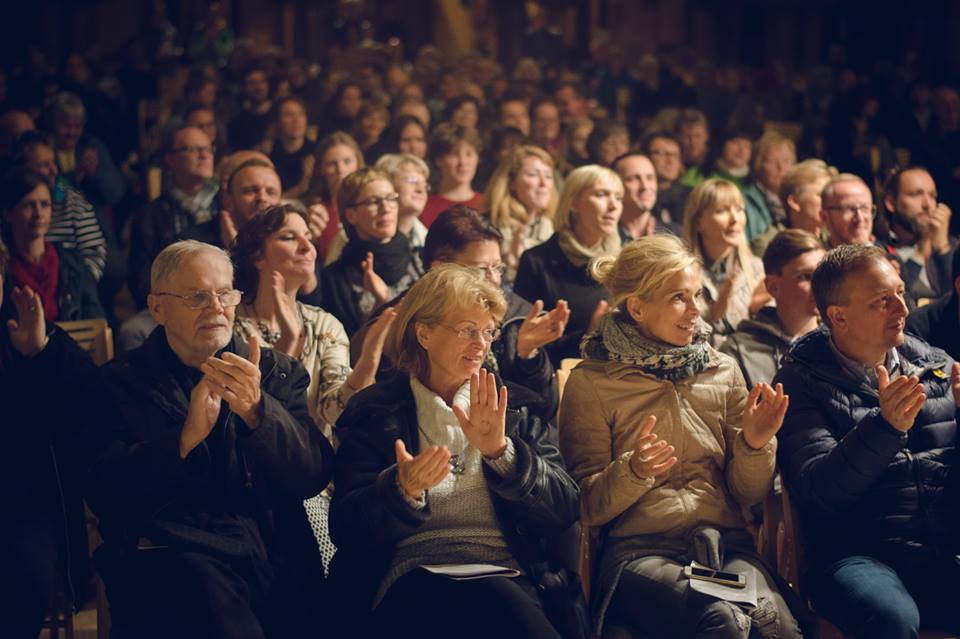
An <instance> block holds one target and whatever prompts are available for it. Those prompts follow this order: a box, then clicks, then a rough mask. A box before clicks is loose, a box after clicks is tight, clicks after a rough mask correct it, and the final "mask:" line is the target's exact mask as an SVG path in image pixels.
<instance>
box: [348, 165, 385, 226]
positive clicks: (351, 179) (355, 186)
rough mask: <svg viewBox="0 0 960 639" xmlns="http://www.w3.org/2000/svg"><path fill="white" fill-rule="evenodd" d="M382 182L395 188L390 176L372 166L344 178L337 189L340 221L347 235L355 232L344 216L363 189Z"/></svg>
mask: <svg viewBox="0 0 960 639" xmlns="http://www.w3.org/2000/svg"><path fill="white" fill-rule="evenodd" d="M381 181H382V182H386V183H387V184H389V185H390V188H393V180H392V179H391V178H390V176H389V175H387V174H386V173H384V172H383V171H378V170H377V169H375V168H373V167H370V166H367V167H363V168H361V169H357V170H356V171H354V172H353V173H351V174H350V175H348V176H347V177H345V178H343V181H342V182H341V183H340V188H338V189H337V210H338V211H339V212H340V221H341V222H343V227H344V229H345V230H346V231H347V235H350V234H351V233H352V232H353V226H352V225H351V224H350V223H349V222H347V218H346V216H345V215H344V214H343V213H344V211H346V210H347V209H349V208H351V207H353V205H354V204H355V203H356V201H357V198H358V197H360V193H361V192H362V191H363V189H365V188H366V187H367V186H369V185H370V184H373V183H374V182H381ZM351 237H352V236H351Z"/></svg>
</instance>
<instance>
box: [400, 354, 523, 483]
mask: <svg viewBox="0 0 960 639" xmlns="http://www.w3.org/2000/svg"><path fill="white" fill-rule="evenodd" d="M453 413H454V415H456V416H457V421H458V422H460V428H461V429H463V434H464V435H466V436H467V441H468V442H470V445H471V446H473V447H474V448H476V449H477V450H479V451H480V454H482V455H483V456H484V457H486V458H487V459H496V458H498V457H500V456H501V455H503V453H504V451H505V450H506V448H507V437H506V425H507V387H506V386H501V387H500V392H499V393H498V392H497V383H496V380H495V378H494V375H493V373H490V372H487V371H486V370H484V369H482V368H481V369H480V372H479V373H474V374H473V375H471V376H470V414H469V415H468V414H467V413H465V412H464V411H463V409H462V408H460V407H459V406H457V405H454V406H453ZM394 449H395V451H396V455H397V481H398V482H399V483H400V488H401V489H402V490H403V492H404V493H405V494H406V495H407V496H408V497H410V498H411V499H419V498H420V497H421V496H422V495H423V493H424V491H427V490H430V489H431V488H433V487H434V486H436V485H437V484H439V483H440V482H441V481H443V480H444V478H445V477H446V476H447V475H448V474H449V473H450V449H448V448H447V447H446V446H430V447H429V448H427V449H426V450H424V451H422V452H421V453H420V454H419V455H417V456H413V455H411V454H410V453H409V452H407V447H406V446H405V445H404V443H403V440H402V439H398V440H396V442H395V443H394Z"/></svg>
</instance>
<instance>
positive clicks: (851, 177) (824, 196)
mask: <svg viewBox="0 0 960 639" xmlns="http://www.w3.org/2000/svg"><path fill="white" fill-rule="evenodd" d="M843 182H858V183H860V184H862V185H863V187H864V188H865V189H867V191H870V187H869V186H867V183H866V182H864V181H863V178H862V177H860V176H859V175H855V174H853V173H841V174H839V175H835V176H833V177H832V178H830V181H829V182H827V183H826V184H824V185H823V190H822V191H821V192H820V199H821V200H822V201H823V202H824V203H825V202H826V201H827V200H829V199H831V198H832V197H833V191H834V189H835V188H836V187H837V185H838V184H841V183H843ZM870 196H871V197H872V196H873V193H872V192H871V193H870Z"/></svg>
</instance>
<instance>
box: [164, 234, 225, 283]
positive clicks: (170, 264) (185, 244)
mask: <svg viewBox="0 0 960 639" xmlns="http://www.w3.org/2000/svg"><path fill="white" fill-rule="evenodd" d="M200 253H209V254H211V255H214V256H216V257H219V258H221V259H222V260H223V261H224V262H226V263H227V265H228V266H229V267H230V279H231V280H232V279H233V262H231V261H230V256H229V255H227V252H226V251H224V250H223V249H222V248H219V247H216V246H214V245H212V244H207V243H205V242H198V241H197V240H180V241H179V242H174V243H173V244H171V245H170V246H168V247H167V248H165V249H163V250H162V251H160V254H159V255H157V257H156V258H155V259H154V260H153V265H152V266H151V267H150V292H151V293H160V292H162V291H161V290H160V289H161V285H162V284H164V283H165V282H166V281H167V280H168V279H169V278H170V276H171V275H172V274H173V273H175V272H176V270H177V269H178V268H180V265H181V264H183V262H184V260H186V259H187V258H189V257H190V256H192V255H198V254H200Z"/></svg>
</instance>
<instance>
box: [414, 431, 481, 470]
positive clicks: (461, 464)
mask: <svg viewBox="0 0 960 639" xmlns="http://www.w3.org/2000/svg"><path fill="white" fill-rule="evenodd" d="M417 430H419V431H420V434H421V435H423V438H424V439H426V440H427V443H428V444H430V445H431V446H437V445H438V444H437V443H436V442H434V441H433V440H432V439H431V438H430V435H427V433H426V432H425V431H424V430H423V428H422V427H421V426H419V425H417ZM468 448H470V443H469V442H467V445H466V446H464V447H463V450H461V451H460V452H459V453H457V454H456V455H450V462H449V463H450V472H451V473H453V474H454V475H462V474H463V473H464V472H466V470H467V449H468Z"/></svg>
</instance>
